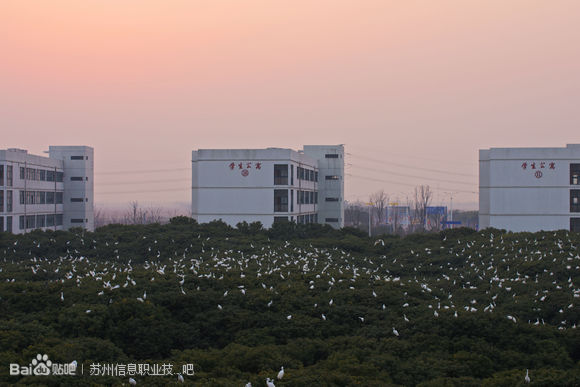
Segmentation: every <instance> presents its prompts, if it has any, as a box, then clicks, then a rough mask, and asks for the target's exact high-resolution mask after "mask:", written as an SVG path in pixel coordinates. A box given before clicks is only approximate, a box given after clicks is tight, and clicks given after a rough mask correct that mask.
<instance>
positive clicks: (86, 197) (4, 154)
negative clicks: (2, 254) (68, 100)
mask: <svg viewBox="0 0 580 387" xmlns="http://www.w3.org/2000/svg"><path fill="white" fill-rule="evenodd" d="M93 165H94V164H93V148H90V147H87V146H51V147H50V148H49V151H48V157H44V156H36V155H31V154H29V153H28V152H27V151H26V150H22V149H6V150H0V231H8V232H11V233H14V234H21V233H25V232H28V231H31V230H34V229H43V230H66V229H69V228H71V227H83V228H86V229H87V230H91V231H92V230H94V214H93V199H94V190H93Z"/></svg>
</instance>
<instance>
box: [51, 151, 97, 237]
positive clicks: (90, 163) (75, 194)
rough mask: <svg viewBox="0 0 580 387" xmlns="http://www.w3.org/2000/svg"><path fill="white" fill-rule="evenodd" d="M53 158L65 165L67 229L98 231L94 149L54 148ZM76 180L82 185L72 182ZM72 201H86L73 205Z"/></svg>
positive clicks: (65, 221)
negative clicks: (95, 201)
mask: <svg viewBox="0 0 580 387" xmlns="http://www.w3.org/2000/svg"><path fill="white" fill-rule="evenodd" d="M49 155H50V157H51V158H53V159H58V160H62V161H63V169H64V227H65V229H68V228H71V227H84V228H86V229H87V230H89V231H94V229H95V218H94V159H93V157H94V150H93V148H91V147H88V146H51V147H50V148H49ZM73 158H74V159H73ZM79 158H81V159H79ZM73 177H79V178H82V181H76V180H71V178H73ZM71 199H83V201H82V202H73V201H71ZM81 220H82V222H81Z"/></svg>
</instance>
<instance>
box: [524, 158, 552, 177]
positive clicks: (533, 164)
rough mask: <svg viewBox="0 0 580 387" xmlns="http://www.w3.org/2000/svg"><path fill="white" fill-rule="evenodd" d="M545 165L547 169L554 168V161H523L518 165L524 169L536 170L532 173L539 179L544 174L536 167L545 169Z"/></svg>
mask: <svg viewBox="0 0 580 387" xmlns="http://www.w3.org/2000/svg"><path fill="white" fill-rule="evenodd" d="M546 166H547V168H548V169H552V170H555V169H556V163H555V162H554V161H524V162H523V163H522V164H521V165H520V167H521V168H522V169H523V170H524V171H525V170H527V169H530V170H536V171H535V172H534V173H533V175H534V176H535V177H536V178H537V179H540V178H542V176H544V174H543V173H542V172H541V171H538V169H546Z"/></svg>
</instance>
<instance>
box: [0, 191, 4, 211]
mask: <svg viewBox="0 0 580 387" xmlns="http://www.w3.org/2000/svg"><path fill="white" fill-rule="evenodd" d="M0 212H4V190H2V189H0Z"/></svg>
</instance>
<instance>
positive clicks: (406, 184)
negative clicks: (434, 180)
mask: <svg viewBox="0 0 580 387" xmlns="http://www.w3.org/2000/svg"><path fill="white" fill-rule="evenodd" d="M346 175H347V176H350V177H354V178H356V179H363V180H370V181H377V182H380V183H389V184H395V185H404V186H408V187H416V186H417V185H416V184H410V183H402V182H400V181H391V180H385V179H377V178H374V177H369V176H362V175H353V174H352V173H347V174H346ZM438 189H439V190H442V189H444V190H447V191H454V192H461V193H470V194H479V192H476V191H466V190H460V189H451V188H446V187H438Z"/></svg>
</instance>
